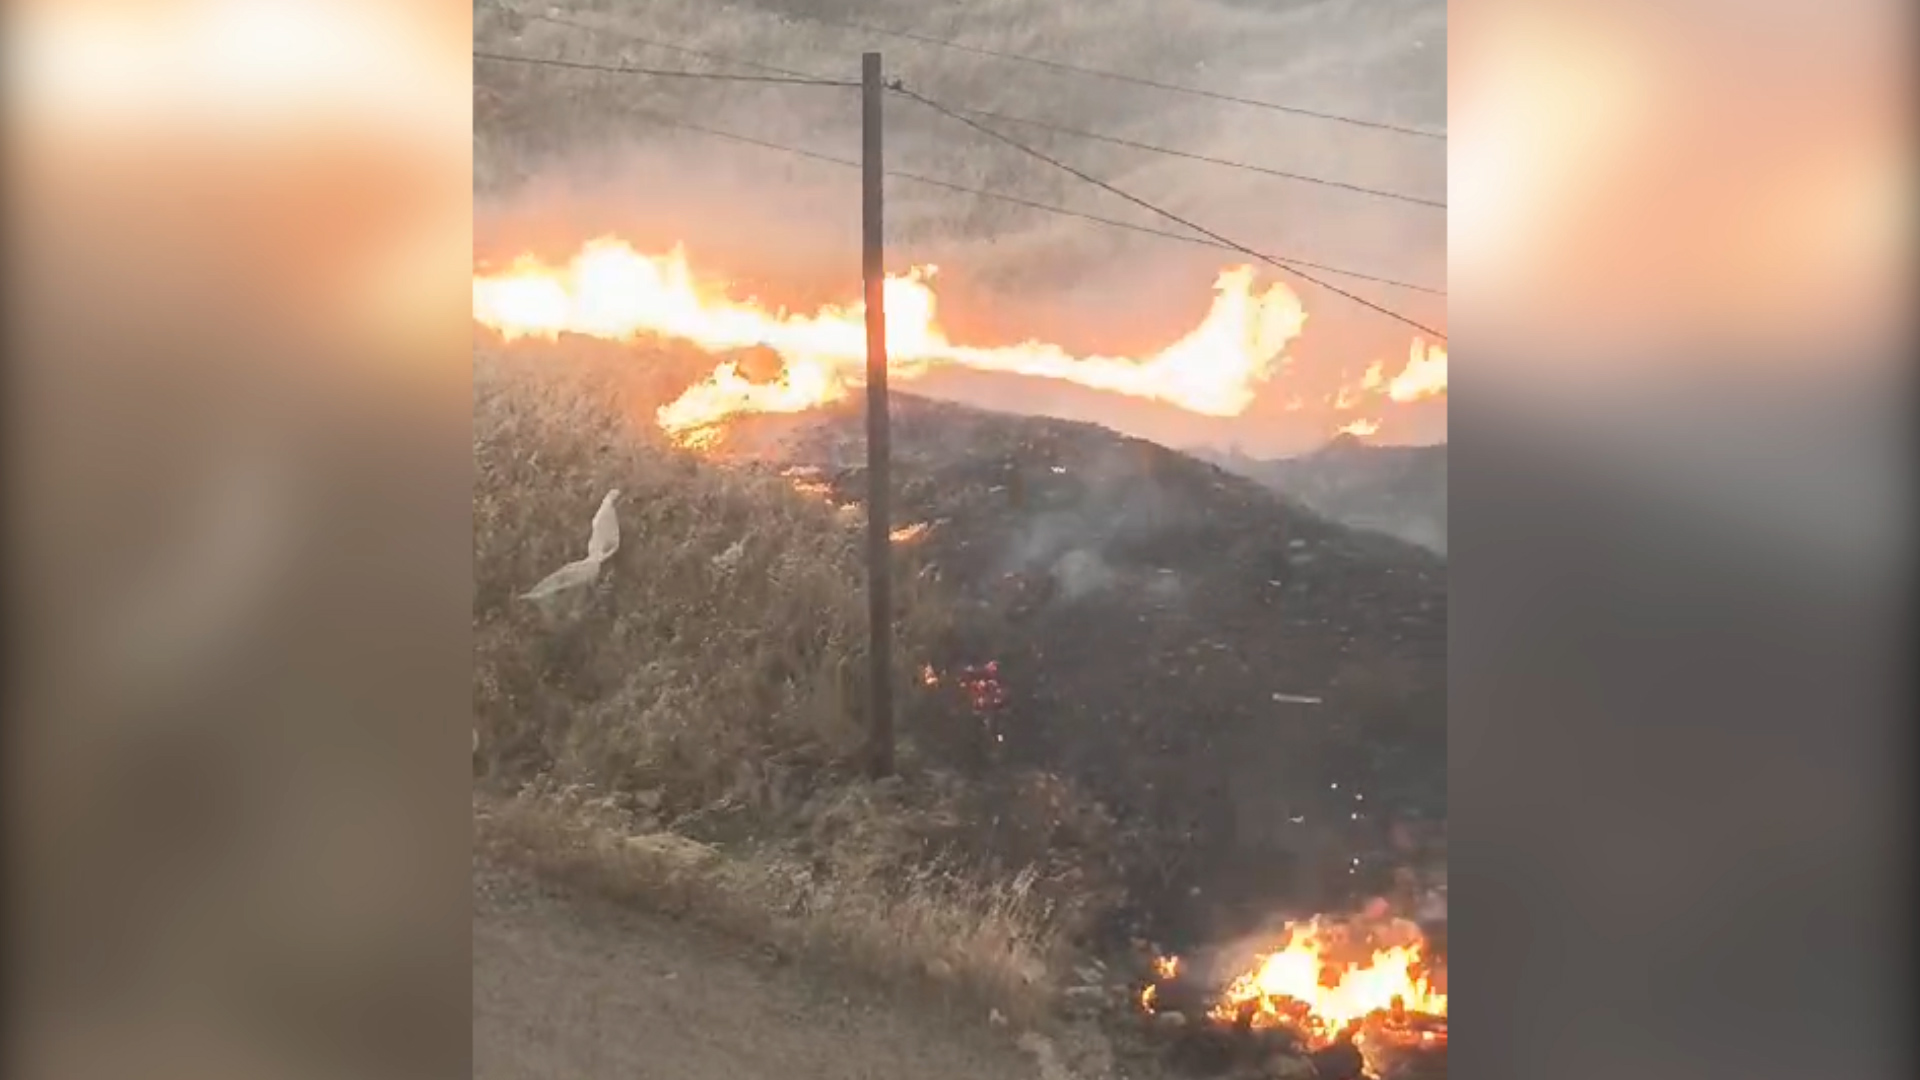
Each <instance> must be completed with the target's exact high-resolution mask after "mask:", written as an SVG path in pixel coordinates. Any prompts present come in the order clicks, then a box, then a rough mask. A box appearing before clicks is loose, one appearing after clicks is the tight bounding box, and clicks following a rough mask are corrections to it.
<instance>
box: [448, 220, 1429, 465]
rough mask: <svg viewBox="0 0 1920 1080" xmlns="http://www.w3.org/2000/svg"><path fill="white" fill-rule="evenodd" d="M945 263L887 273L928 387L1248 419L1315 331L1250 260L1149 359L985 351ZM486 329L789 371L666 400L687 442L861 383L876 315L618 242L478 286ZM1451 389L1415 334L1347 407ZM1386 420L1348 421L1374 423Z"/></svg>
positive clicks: (891, 347)
mask: <svg viewBox="0 0 1920 1080" xmlns="http://www.w3.org/2000/svg"><path fill="white" fill-rule="evenodd" d="M933 278H934V268H933V267H930V266H929V267H916V268H914V269H913V270H911V271H909V272H908V273H906V274H904V275H901V276H897V277H889V278H888V279H887V281H886V284H885V296H886V303H887V359H888V371H889V374H890V376H891V377H893V378H897V379H903V380H910V379H914V378H918V377H920V376H923V375H925V374H927V373H928V372H929V371H932V370H934V369H936V368H940V367H962V368H970V369H973V370H977V371H989V372H999V373H1004V374H1014V375H1023V376H1029V377H1036V378H1046V379H1058V380H1061V381H1065V382H1071V383H1075V384H1077V385H1080V386H1084V387H1088V388H1090V389H1094V390H1100V391H1104V392H1108V393H1115V394H1123V395H1127V396H1131V397H1139V398H1150V399H1153V400H1156V401H1161V402H1165V403H1167V404H1170V405H1174V406H1176V407H1178V408H1181V409H1185V410H1188V411H1190V412H1194V413H1199V414H1202V415H1206V416H1221V417H1226V416H1238V415H1240V414H1241V413H1243V412H1245V411H1246V410H1247V408H1248V407H1249V406H1250V405H1252V403H1253V401H1254V398H1255V395H1256V390H1257V388H1258V387H1259V386H1260V385H1261V384H1263V383H1265V382H1267V381H1268V380H1270V379H1271V378H1272V377H1273V376H1274V375H1276V374H1277V373H1279V372H1280V371H1281V370H1282V369H1283V368H1285V366H1286V365H1287V364H1288V362H1289V360H1288V357H1287V349H1288V347H1289V346H1290V345H1292V344H1293V342H1294V341H1295V340H1296V339H1297V338H1298V337H1299V336H1300V334H1301V331H1302V330H1303V329H1304V328H1305V326H1306V320H1307V313H1306V310H1305V308H1304V307H1303V306H1302V305H1301V302H1300V298H1299V297H1298V296H1296V295H1295V294H1294V293H1293V291H1292V290H1290V289H1288V288H1287V287H1286V286H1285V285H1284V284H1282V283H1279V282H1274V283H1271V284H1268V285H1266V286H1265V287H1259V288H1257V287H1256V286H1255V281H1254V271H1253V268H1252V267H1249V266H1235V267H1228V268H1226V269H1223V270H1221V271H1220V273H1219V275H1218V276H1217V277H1216V279H1215V281H1214V298H1213V304H1212V306H1211V307H1210V308H1209V309H1208V311H1207V314H1206V316H1205V317H1204V318H1203V319H1202V320H1201V321H1200V323H1199V325H1197V326H1196V327H1194V329H1193V330H1191V331H1189V332H1188V333H1187V334H1186V336H1184V337H1182V338H1181V339H1180V340H1178V341H1175V342H1174V343H1172V344H1171V345H1168V346H1166V347H1165V348H1163V349H1160V350H1159V351H1157V352H1154V353H1151V354H1149V355H1141V356H1077V355H1074V354H1072V353H1070V352H1068V351H1067V350H1065V349H1063V348H1062V347H1060V346H1059V345H1055V344H1052V343H1050V342H1041V341H1026V342H1022V343H1020V344H1017V345H1005V346H995V347H981V346H974V345H964V344H960V343H958V342H954V341H951V340H949V338H948V337H947V334H946V331H945V330H943V329H942V328H941V326H940V323H939V320H938V317H937V314H938V305H937V297H936V294H935V291H934V287H933ZM473 317H474V319H475V321H477V322H479V323H481V324H482V325H485V326H488V327H490V328H492V329H494V330H496V331H498V332H499V333H500V334H501V335H502V336H503V337H505V338H507V339H509V340H512V339H514V338H520V337H545V338H556V337H558V336H559V335H561V334H563V333H564V334H582V335H588V336H592V337H599V338H606V339H611V340H620V341H624V340H630V339H634V338H638V337H641V336H643V335H656V336H662V337H669V338H677V339H681V340H684V341H688V342H691V343H692V344H694V345H695V346H697V347H699V348H701V349H704V350H707V351H709V352H717V353H723V352H728V351H734V350H742V349H753V348H759V349H764V350H768V351H770V352H771V353H772V354H773V355H775V356H777V357H778V359H779V364H780V366H779V369H778V371H777V372H768V373H749V372H747V371H744V370H743V369H742V366H741V364H740V363H738V362H735V361H726V362H720V363H717V364H716V366H715V367H714V369H713V371H712V372H711V373H710V374H709V375H708V376H707V377H706V378H705V379H703V380H701V381H700V382H698V383H695V384H694V385H693V386H691V387H689V388H688V389H687V390H686V392H685V393H683V394H681V396H680V397H679V398H677V399H675V400H674V401H672V402H669V403H668V404H666V405H664V406H662V407H661V408H660V410H659V413H658V415H657V417H656V419H657V421H658V422H659V424H660V426H661V428H662V429H664V430H665V431H666V432H667V433H668V434H669V435H670V436H671V437H673V438H674V439H676V440H677V441H679V442H680V443H682V444H683V445H686V446H690V447H695V448H699V447H702V446H707V445H711V444H713V443H714V442H715V441H716V440H717V438H718V437H719V436H718V432H719V430H720V426H721V425H722V424H723V423H724V422H725V421H726V420H728V419H729V418H731V417H734V416H737V415H741V414H744V413H795V412H802V411H805V410H807V409H811V408H814V407H817V406H820V405H826V404H829V403H832V402H835V401H838V400H840V399H842V398H844V397H846V396H847V394H848V393H849V392H850V391H851V390H852V389H854V388H856V387H858V386H860V385H862V384H863V383H864V381H865V366H866V360H865V356H866V329H865V312H864V309H863V307H862V305H861V304H860V303H858V302H854V303H850V304H846V305H840V306H828V307H823V308H821V309H820V310H818V311H815V312H813V313H811V314H806V313H800V312H790V311H786V310H784V309H780V308H777V307H771V306H768V305H764V304H761V303H759V302H757V301H755V300H752V299H738V298H734V297H730V296H728V295H726V290H725V289H724V287H722V286H720V285H716V284H712V283H711V282H709V281H707V280H702V279H700V278H697V277H696V275H695V274H694V272H693V270H692V268H691V267H690V266H689V265H688V262H687V257H686V253H685V252H684V251H683V250H681V249H679V248H675V249H674V250H673V251H671V252H669V253H667V254H665V255H647V254H643V253H641V252H637V251H635V250H633V249H632V248H631V247H629V246H628V245H627V244H625V243H623V242H621V241H619V240H615V239H611V238H607V239H601V240H596V241H594V242H592V243H589V244H587V245H586V246H585V247H584V248H583V249H582V250H581V251H580V253H579V254H578V255H576V256H575V257H574V258H573V259H572V260H571V262H569V263H568V264H567V265H566V266H561V267H555V266H548V265H546V264H544V263H542V262H540V261H539V260H538V259H535V258H533V257H531V256H522V257H521V258H519V259H516V260H514V262H513V263H512V264H511V265H509V266H508V267H507V268H506V269H505V270H504V271H502V272H500V273H497V274H476V275H475V276H474V279H473ZM1445 392H1446V353H1445V351H1444V350H1442V349H1440V348H1438V347H1437V346H1432V345H1428V344H1426V343H1425V342H1422V341H1418V340H1416V341H1415V342H1414V343H1413V346H1412V349H1411V351H1410V353H1409V360H1408V364H1407V366H1406V368H1405V369H1404V370H1402V371H1401V373H1400V374H1398V375H1396V376H1393V377H1392V378H1388V377H1387V376H1386V374H1385V366H1384V364H1382V363H1375V364H1373V365H1372V366H1371V367H1369V368H1368V369H1367V373H1366V375H1365V377H1364V378H1363V379H1362V381H1361V383H1360V385H1359V386H1357V387H1354V388H1350V389H1343V390H1342V391H1341V392H1340V395H1339V399H1340V408H1341V409H1343V410H1345V409H1350V408H1355V407H1358V406H1360V405H1361V404H1363V403H1364V402H1367V401H1373V402H1376V403H1383V402H1384V401H1391V402H1403V403H1404V402H1409V401H1416V400H1419V399H1421V398H1425V397H1436V396H1439V395H1441V394H1444V393H1445ZM1378 423H1379V422H1378V420H1375V419H1365V418H1363V419H1362V420H1359V421H1353V422H1350V423H1349V425H1348V426H1349V427H1350V428H1352V427H1354V426H1355V425H1362V426H1366V425H1371V427H1370V428H1369V430H1377V428H1378Z"/></svg>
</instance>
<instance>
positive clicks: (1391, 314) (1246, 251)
mask: <svg viewBox="0 0 1920 1080" xmlns="http://www.w3.org/2000/svg"><path fill="white" fill-rule="evenodd" d="M891 89H893V90H894V91H895V92H896V93H899V94H901V95H903V96H905V97H908V98H911V99H913V100H914V101H917V102H919V103H920V104H922V105H925V106H926V107H927V108H929V109H932V110H933V111H935V112H937V113H940V114H942V115H944V116H947V117H949V118H951V119H953V120H955V121H957V122H959V123H962V124H965V125H966V126H968V127H970V128H972V129H973V130H975V131H978V132H980V133H981V134H982V135H985V136H987V137H988V138H991V139H994V140H996V141H999V142H1002V143H1005V144H1007V145H1008V146H1011V147H1013V148H1014V149H1016V150H1018V151H1020V152H1021V153H1024V154H1027V155H1029V156H1031V157H1034V158H1038V159H1039V160H1041V161H1044V162H1046V163H1047V164H1049V165H1052V166H1053V167H1054V168H1056V169H1059V170H1061V171H1062V172H1065V173H1068V174H1070V175H1072V176H1076V177H1079V178H1080V179H1081V180H1084V181H1086V182H1087V183H1089V184H1092V185H1093V186H1095V187H1097V188H1101V189H1103V190H1105V191H1109V192H1112V193H1113V194H1115V195H1118V196H1120V197H1121V198H1123V199H1125V200H1127V201H1128V202H1130V203H1133V204H1134V205H1135V206H1138V207H1140V208H1142V209H1144V210H1150V211H1152V212H1153V213H1155V214H1158V215H1160V216H1161V217H1164V218H1166V219H1167V220H1169V221H1172V222H1174V223H1175V224H1178V225H1184V226H1186V227H1187V228H1189V229H1192V230H1193V231H1194V232H1197V233H1200V234H1201V235H1203V236H1208V237H1211V238H1213V239H1214V240H1217V241H1219V242H1220V243H1221V244H1223V245H1225V246H1227V247H1229V248H1232V249H1233V250H1235V251H1238V252H1240V253H1241V254H1243V255H1247V256H1250V257H1252V258H1255V259H1259V260H1260V261H1261V262H1264V263H1267V264H1269V265H1271V266H1276V267H1279V268H1280V269H1282V270H1286V271H1288V272H1289V273H1291V274H1293V275H1294V276H1296V277H1298V278H1300V279H1302V280H1304V281H1308V282H1311V283H1313V284H1315V285H1318V286H1320V287H1321V288H1323V289H1326V290H1327V291H1328V292H1331V293H1334V294H1335V295H1338V296H1344V297H1346V298H1347V299H1349V300H1351V301H1353V302H1354V303H1356V304H1359V305H1361V306H1362V307H1366V308H1370V309H1372V310H1373V311H1377V312H1379V313H1380V314H1382V315H1385V316H1387V317H1388V318H1390V319H1393V320H1395V321H1397V322H1403V323H1405V324H1407V325H1408V326H1411V327H1413V328H1414V329H1416V330H1419V331H1421V332H1422V333H1424V334H1427V335H1429V336H1430V337H1434V338H1437V339H1439V340H1441V341H1445V340H1446V339H1447V336H1446V335H1445V334H1443V333H1441V332H1440V331H1438V330H1435V329H1434V328H1432V327H1430V326H1427V325H1425V324H1423V323H1420V322H1418V321H1416V320H1414V319H1411V318H1409V317H1407V316H1405V315H1402V314H1400V313H1399V312H1397V311H1394V310H1393V309H1392V308H1388V307H1383V306H1381V305H1379V304H1376V303H1374V302H1373V301H1371V300H1368V299H1367V298H1366V297H1364V296H1360V295H1358V294H1356V293H1350V292H1348V291H1346V290H1345V289H1342V288H1340V287H1339V286H1337V285H1330V284H1328V283H1327V282H1324V281H1321V280H1319V279H1318V278H1315V277H1313V276H1312V275H1310V274H1307V273H1305V272H1303V271H1301V270H1299V269H1298V268H1297V267H1294V266H1289V265H1288V264H1287V263H1285V262H1283V261H1281V260H1279V259H1276V258H1274V257H1273V256H1271V255H1265V254H1262V253H1261V252H1258V251H1255V250H1254V249H1252V248H1250V247H1247V246H1246V245H1245V244H1241V243H1237V242H1235V241H1233V240H1229V239H1228V238H1226V237H1224V236H1222V235H1220V234H1219V233H1217V232H1214V231H1213V230H1211V229H1208V228H1206V227H1205V226H1203V225H1196V224H1194V223H1193V222H1191V221H1188V220H1187V219H1186V218H1183V217H1181V216H1179V215H1178V214H1175V213H1174V212H1172V211H1171V210H1164V209H1161V208H1160V207H1158V206H1155V205H1154V204H1152V203H1150V202H1148V201H1147V200H1145V199H1142V198H1140V197H1139V196H1137V195H1133V194H1130V193H1128V192H1125V191H1122V190H1120V189H1119V188H1117V187H1114V186H1113V185H1112V184H1109V183H1107V182H1106V181H1105V180H1101V179H1100V178H1098V177H1095V176H1089V175H1088V174H1086V173H1084V172H1081V171H1080V170H1079V169H1076V168H1074V167H1073V166H1071V165H1068V164H1066V163H1065V162H1063V161H1060V160H1058V159H1056V158H1051V157H1048V156H1047V155H1045V154H1043V153H1041V152H1040V151H1038V150H1035V149H1034V148H1032V147H1030V146H1028V145H1026V144H1025V143H1022V142H1021V141H1020V140H1018V139H1015V138H1013V137H1012V136H1010V135H1005V134H1002V133H1000V132H998V131H995V130H993V129H992V128H990V127H988V126H986V125H985V124H982V123H980V122H979V121H977V120H973V119H970V118H968V117H966V116H963V115H961V114H960V113H957V112H955V111H953V110H952V109H949V108H947V107H946V106H944V105H941V104H940V103H938V102H935V101H930V100H928V99H927V98H924V97H921V96H920V95H919V94H916V93H914V92H913V91H911V90H908V89H907V88H906V87H904V86H902V85H901V84H900V83H898V82H895V83H894V84H893V85H892V87H891Z"/></svg>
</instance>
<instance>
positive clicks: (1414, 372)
mask: <svg viewBox="0 0 1920 1080" xmlns="http://www.w3.org/2000/svg"><path fill="white" fill-rule="evenodd" d="M1446 392H1447V350H1445V349H1443V348H1441V347H1440V346H1438V345H1430V344H1428V343H1427V342H1426V341H1425V340H1424V339H1421V338H1414V339H1413V344H1412V345H1411V346H1409V347H1408V349H1407V366H1406V367H1405V368H1404V369H1402V370H1401V372H1400V374H1398V375H1395V376H1394V377H1393V380H1392V381H1391V382H1389V383H1387V396H1388V397H1390V398H1392V399H1393V400H1395V401H1398V402H1402V403H1405V402H1409V401H1419V400H1421V399H1422V398H1430V397H1436V396H1438V395H1440V394H1444V393H1446Z"/></svg>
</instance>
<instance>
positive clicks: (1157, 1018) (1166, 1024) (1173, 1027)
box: [1152, 1011, 1187, 1033]
mask: <svg viewBox="0 0 1920 1080" xmlns="http://www.w3.org/2000/svg"><path fill="white" fill-rule="evenodd" d="M1152 1023H1153V1026H1154V1028H1155V1029H1156V1030H1159V1031H1163V1032H1169V1033H1171V1032H1175V1031H1180V1030H1182V1029H1184V1028H1185V1027H1186V1026H1187V1014H1186V1013H1183V1012H1175V1011H1168V1012H1160V1013H1154V1014H1153V1021H1152Z"/></svg>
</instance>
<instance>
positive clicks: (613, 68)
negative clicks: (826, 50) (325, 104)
mask: <svg viewBox="0 0 1920 1080" xmlns="http://www.w3.org/2000/svg"><path fill="white" fill-rule="evenodd" d="M473 58H474V59H475V60H494V61H498V62H501V63H509V64H532V65H535V66H539V67H557V68H571V69H574V70H576V71H601V72H611V73H614V74H618V75H654V76H663V77H666V78H680V79H716V80H719V81H722V82H752V83H781V84H785V85H788V86H858V85H860V84H859V83H856V82H853V81H851V80H847V79H812V78H793V77H790V76H783V75H723V74H719V73H717V72H711V71H668V70H665V69H662V68H641V67H627V66H625V65H616V64H590V63H587V62H586V61H583V60H560V59H557V58H554V57H547V56H509V55H507V54H505V53H490V52H480V51H478V50H476V51H475V52H474V54H473Z"/></svg>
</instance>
